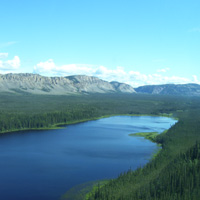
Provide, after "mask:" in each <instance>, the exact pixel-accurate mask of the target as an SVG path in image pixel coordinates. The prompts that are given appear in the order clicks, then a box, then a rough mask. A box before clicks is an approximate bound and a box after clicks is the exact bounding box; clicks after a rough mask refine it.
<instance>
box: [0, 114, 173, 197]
mask: <svg viewBox="0 0 200 200" xmlns="http://www.w3.org/2000/svg"><path fill="white" fill-rule="evenodd" d="M175 122H176V121H175V120H173V119H170V118H165V117H148V116H143V117H135V116H134V117H130V116H117V117H110V118H105V119H100V120H96V121H89V122H85V123H80V124H76V125H70V126H67V127H66V128H65V129H61V130H48V131H26V132H20V133H12V134H5V135H2V136H0V199H3V200H16V199H17V200H56V199H59V198H60V196H61V195H62V194H64V193H65V192H66V191H67V190H68V189H70V188H71V187H73V186H75V185H77V184H80V183H84V182H87V181H91V180H98V179H106V178H115V177H117V176H118V175H119V174H120V173H121V172H124V171H127V170H128V169H130V168H131V169H136V168H137V167H139V166H143V165H144V164H146V163H147V162H148V159H149V158H150V157H151V154H152V153H154V152H155V151H156V150H157V149H158V147H157V146H156V144H154V143H152V142H150V141H148V140H145V139H144V138H141V137H130V136H128V134H130V133H136V132H152V131H156V132H162V131H164V130H165V129H168V128H169V127H170V126H172V125H173V124H174V123H175Z"/></svg>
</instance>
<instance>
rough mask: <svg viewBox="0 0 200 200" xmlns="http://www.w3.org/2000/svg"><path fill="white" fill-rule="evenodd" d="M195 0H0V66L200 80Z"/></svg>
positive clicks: (156, 80) (132, 78)
mask: <svg viewBox="0 0 200 200" xmlns="http://www.w3.org/2000/svg"><path fill="white" fill-rule="evenodd" d="M199 10H200V1H199V0H190V1H189V0H17V1H16V0H6V1H5V0H0V74H5V73H36V74H40V75H44V76H69V75H80V74H81V75H82V74H83V75H89V76H96V77H98V78H101V79H103V80H106V81H119V82H125V83H128V84H130V85H132V86H133V87H138V86H141V85H152V84H166V83H175V84H184V83H197V84H200V12H199Z"/></svg>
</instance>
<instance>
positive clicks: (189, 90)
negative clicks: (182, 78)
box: [135, 83, 200, 96]
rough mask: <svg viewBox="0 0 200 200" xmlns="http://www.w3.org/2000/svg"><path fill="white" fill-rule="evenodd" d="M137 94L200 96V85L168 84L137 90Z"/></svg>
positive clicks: (142, 87) (143, 87)
mask: <svg viewBox="0 0 200 200" xmlns="http://www.w3.org/2000/svg"><path fill="white" fill-rule="evenodd" d="M135 91H136V92H137V93H145V94H163V95H179V96H180V95H184V96H200V85H198V84H191V83H190V84H177V85H176V84H166V85H146V86H141V87H138V88H135Z"/></svg>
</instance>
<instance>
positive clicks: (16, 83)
mask: <svg viewBox="0 0 200 200" xmlns="http://www.w3.org/2000/svg"><path fill="white" fill-rule="evenodd" d="M0 92H15V93H16V92H17V93H31V94H51V95H68V94H78V93H117V92H120V93H135V90H134V88H133V87H131V86H130V85H128V84H125V83H119V82H107V81H104V80H101V79H99V78H97V77H93V76H86V75H75V76H67V77H45V76H41V75H38V74H31V73H20V74H5V75H0Z"/></svg>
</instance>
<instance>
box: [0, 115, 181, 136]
mask: <svg viewBox="0 0 200 200" xmlns="http://www.w3.org/2000/svg"><path fill="white" fill-rule="evenodd" d="M115 116H138V117H140V116H141V117H142V116H151V117H168V118H172V119H175V120H178V118H175V117H173V113H170V114H166V113H162V114H161V113H160V114H159V115H153V114H110V115H103V116H100V117H93V118H89V119H80V120H74V121H69V122H66V123H62V122H61V123H57V124H52V125H51V126H49V127H40V128H21V129H13V130H6V131H2V132H0V135H3V134H7V133H15V132H21V131H45V130H56V129H63V127H62V126H67V125H73V124H79V123H83V122H88V121H93V120H98V119H103V118H109V117H115Z"/></svg>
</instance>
